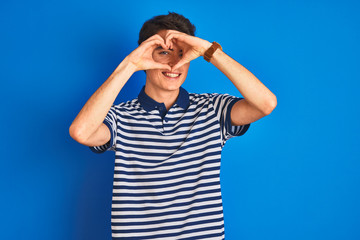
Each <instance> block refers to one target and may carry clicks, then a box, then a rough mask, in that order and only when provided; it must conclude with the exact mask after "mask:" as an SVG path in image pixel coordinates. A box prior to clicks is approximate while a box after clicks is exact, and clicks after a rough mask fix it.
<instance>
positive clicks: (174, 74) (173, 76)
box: [162, 72, 181, 78]
mask: <svg viewBox="0 0 360 240" xmlns="http://www.w3.org/2000/svg"><path fill="white" fill-rule="evenodd" d="M162 74H164V76H166V77H170V78H177V77H179V76H180V75H181V73H172V72H162Z"/></svg>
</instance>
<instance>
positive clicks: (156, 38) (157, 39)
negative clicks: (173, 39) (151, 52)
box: [144, 34, 167, 49]
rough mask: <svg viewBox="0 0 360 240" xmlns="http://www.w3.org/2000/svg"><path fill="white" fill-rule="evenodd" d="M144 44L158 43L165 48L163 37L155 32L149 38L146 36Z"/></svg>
mask: <svg viewBox="0 0 360 240" xmlns="http://www.w3.org/2000/svg"><path fill="white" fill-rule="evenodd" d="M144 45H146V46H147V47H149V46H151V47H153V46H156V45H160V46H161V47H162V48H164V49H167V47H166V44H165V41H164V39H163V38H162V37H161V36H160V35H158V34H155V35H153V36H151V37H150V38H148V39H147V40H145V41H144Z"/></svg>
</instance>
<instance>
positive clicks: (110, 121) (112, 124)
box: [90, 105, 117, 153]
mask: <svg viewBox="0 0 360 240" xmlns="http://www.w3.org/2000/svg"><path fill="white" fill-rule="evenodd" d="M103 123H104V124H105V125H106V126H107V127H108V128H109V130H110V134H111V138H110V140H109V142H107V143H106V144H104V145H102V146H94V147H90V150H91V151H93V152H95V153H103V152H105V151H108V150H112V151H115V146H116V131H117V116H116V109H115V106H114V105H113V106H111V108H110V110H109V112H108V113H107V115H106V117H105V119H104V122H103Z"/></svg>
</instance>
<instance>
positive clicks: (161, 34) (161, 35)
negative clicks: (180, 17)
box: [157, 29, 168, 40]
mask: <svg viewBox="0 0 360 240" xmlns="http://www.w3.org/2000/svg"><path fill="white" fill-rule="evenodd" d="M167 32H168V30H166V29H163V30H160V31H158V32H157V34H158V35H160V37H162V38H163V39H164V40H165V36H166V33H167Z"/></svg>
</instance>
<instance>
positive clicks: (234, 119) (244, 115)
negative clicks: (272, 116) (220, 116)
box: [231, 99, 265, 126]
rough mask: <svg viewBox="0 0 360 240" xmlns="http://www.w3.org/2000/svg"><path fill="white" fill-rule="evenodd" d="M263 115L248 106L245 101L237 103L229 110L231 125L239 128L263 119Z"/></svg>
mask: <svg viewBox="0 0 360 240" xmlns="http://www.w3.org/2000/svg"><path fill="white" fill-rule="evenodd" d="M264 116H265V114H264V113H263V112H261V111H260V110H258V109H257V108H256V107H254V106H252V105H250V104H249V103H248V101H246V99H241V100H239V101H237V102H236V103H235V104H234V106H233V107H232V109H231V124H232V125H233V126H240V125H245V124H249V123H252V122H255V121H257V120H259V119H260V118H262V117H264Z"/></svg>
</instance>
